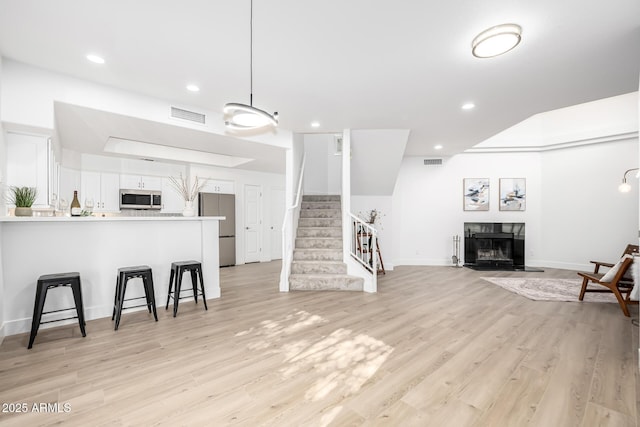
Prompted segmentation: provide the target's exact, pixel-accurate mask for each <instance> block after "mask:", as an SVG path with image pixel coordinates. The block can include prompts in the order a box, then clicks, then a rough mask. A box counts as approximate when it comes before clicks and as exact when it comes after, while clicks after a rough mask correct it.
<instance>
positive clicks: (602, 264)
mask: <svg viewBox="0 0 640 427" xmlns="http://www.w3.org/2000/svg"><path fill="white" fill-rule="evenodd" d="M589 262H590V263H592V264H595V268H594V269H593V272H594V273H598V272H599V271H600V267H608V268H611V267H613V266H614V265H615V264H611V263H610V262H600V261H589Z"/></svg>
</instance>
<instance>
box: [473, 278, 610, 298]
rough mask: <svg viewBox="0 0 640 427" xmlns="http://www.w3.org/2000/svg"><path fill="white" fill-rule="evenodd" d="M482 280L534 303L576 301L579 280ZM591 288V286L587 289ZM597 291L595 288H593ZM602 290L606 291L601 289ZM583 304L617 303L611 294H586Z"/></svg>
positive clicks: (578, 293)
mask: <svg viewBox="0 0 640 427" xmlns="http://www.w3.org/2000/svg"><path fill="white" fill-rule="evenodd" d="M482 279H483V280H486V281H487V282H490V283H493V284H494V285H498V286H500V287H502V288H504V289H506V290H508V291H511V292H514V293H516V294H518V295H522V296H523V297H527V298H529V299H532V300H535V301H578V296H579V295H580V288H581V287H582V280H581V279H545V278H539V277H526V278H525V277H483V278H482ZM591 288H593V286H591V287H590V288H589V289H591ZM595 289H597V288H595ZM602 289H606V288H604V287H602ZM584 302H613V303H617V302H618V300H616V297H615V295H613V294H612V293H609V292H607V293H599V292H587V293H586V294H585V296H584Z"/></svg>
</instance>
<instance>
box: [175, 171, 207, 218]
mask: <svg viewBox="0 0 640 427" xmlns="http://www.w3.org/2000/svg"><path fill="white" fill-rule="evenodd" d="M169 182H170V183H171V186H172V187H173V188H174V189H175V190H176V191H177V192H178V194H180V195H181V196H182V199H183V200H184V209H183V210H182V215H183V216H194V215H195V214H196V210H195V208H194V207H193V202H194V201H195V200H196V197H198V193H199V192H200V190H202V187H204V185H205V184H206V183H207V180H206V178H205V179H202V178H199V177H197V176H196V177H195V178H194V180H193V184H192V185H189V182H188V180H187V179H186V178H185V177H183V176H182V174H180V176H179V177H178V178H176V177H173V176H170V177H169Z"/></svg>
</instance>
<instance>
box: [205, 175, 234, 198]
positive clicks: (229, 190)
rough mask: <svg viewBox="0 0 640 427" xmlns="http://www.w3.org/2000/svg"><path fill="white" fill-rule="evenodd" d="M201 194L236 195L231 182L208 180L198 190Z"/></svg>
mask: <svg viewBox="0 0 640 427" xmlns="http://www.w3.org/2000/svg"><path fill="white" fill-rule="evenodd" d="M200 191H201V192H203V193H224V194H236V192H235V188H234V185H233V181H222V180H215V179H209V180H207V183H206V184H205V185H204V187H202V190H200Z"/></svg>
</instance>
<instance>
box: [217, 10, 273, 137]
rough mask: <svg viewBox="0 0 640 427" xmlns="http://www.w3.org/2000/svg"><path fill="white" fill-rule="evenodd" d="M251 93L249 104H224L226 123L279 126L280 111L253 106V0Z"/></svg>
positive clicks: (238, 126) (241, 127)
mask: <svg viewBox="0 0 640 427" xmlns="http://www.w3.org/2000/svg"><path fill="white" fill-rule="evenodd" d="M249 23H250V37H249V38H250V44H249V50H250V60H249V72H250V93H249V105H247V104H241V103H237V102H230V103H228V104H226V105H225V106H224V109H223V112H224V118H225V121H224V124H225V126H226V127H227V128H229V129H232V130H249V129H259V128H262V127H265V126H273V127H275V126H278V113H277V112H276V113H273V114H269V113H267V112H266V111H264V110H261V109H259V108H256V107H254V106H253V0H251V15H250V21H249Z"/></svg>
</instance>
